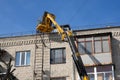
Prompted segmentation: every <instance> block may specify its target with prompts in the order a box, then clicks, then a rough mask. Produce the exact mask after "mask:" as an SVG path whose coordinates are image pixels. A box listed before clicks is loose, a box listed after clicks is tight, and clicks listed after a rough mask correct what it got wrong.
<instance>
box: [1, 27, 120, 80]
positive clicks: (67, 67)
mask: <svg viewBox="0 0 120 80" xmlns="http://www.w3.org/2000/svg"><path fill="white" fill-rule="evenodd" d="M106 32H112V59H110V60H108V61H113V64H115V76H116V80H120V71H119V70H120V64H119V59H120V28H108V29H95V30H83V31H77V32H75V34H77V35H89V34H98V33H106ZM45 38H46V39H45V40H44V41H45V43H46V45H47V46H48V47H46V48H45V50H44V51H45V55H44V71H49V73H48V76H49V78H50V77H66V78H67V80H75V78H74V75H73V74H74V72H73V70H74V69H73V60H72V57H71V49H70V47H69V45H68V43H67V42H61V41H60V37H59V36H58V35H56V34H50V35H46V36H45ZM48 38H49V39H50V42H49V40H48ZM35 39H36V37H35V36H34V35H32V36H21V37H10V38H1V39H0V43H1V48H2V49H5V50H6V51H7V52H9V54H10V55H11V56H12V57H13V59H14V60H13V61H12V64H13V65H14V64H15V53H16V51H24V50H30V51H31V58H30V60H31V63H30V66H25V67H15V66H14V67H15V68H16V70H15V72H14V74H15V75H16V76H17V77H18V78H19V79H20V80H33V74H34V73H33V71H34V54H35ZM37 44H41V38H40V37H39V38H38V42H37ZM61 47H65V48H66V63H64V64H52V65H50V48H61ZM106 55H107V54H106ZM101 57H102V56H101ZM104 59H105V56H104ZM83 61H84V62H85V59H83ZM86 62H87V61H86ZM103 62H104V61H103ZM48 80H49V79H48Z"/></svg>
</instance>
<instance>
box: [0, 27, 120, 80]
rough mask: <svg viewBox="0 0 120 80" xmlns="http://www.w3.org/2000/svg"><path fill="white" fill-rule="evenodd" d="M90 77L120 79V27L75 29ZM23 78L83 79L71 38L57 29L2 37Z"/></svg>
mask: <svg viewBox="0 0 120 80" xmlns="http://www.w3.org/2000/svg"><path fill="white" fill-rule="evenodd" d="M73 33H74V34H75V37H76V38H77V42H78V49H79V53H80V55H81V58H82V60H83V63H84V65H85V67H86V71H87V73H88V75H89V78H90V80H120V64H119V58H120V27H119V26H117V27H106V28H96V29H86V30H75V31H73ZM0 46H1V49H4V50H5V51H6V52H7V55H6V57H5V58H4V59H5V60H6V61H8V60H9V58H12V64H13V65H14V68H16V70H15V71H14V75H15V76H16V77H17V78H18V79H19V80H80V78H79V76H78V73H77V70H76V67H75V65H74V61H73V59H72V57H71V54H72V51H71V49H70V46H69V44H68V42H63V41H61V38H60V36H59V35H58V34H57V33H51V34H37V35H24V36H14V37H1V38H0Z"/></svg>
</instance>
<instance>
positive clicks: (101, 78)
mask: <svg viewBox="0 0 120 80" xmlns="http://www.w3.org/2000/svg"><path fill="white" fill-rule="evenodd" d="M86 71H87V73H88V76H89V78H90V80H114V76H113V75H114V70H113V66H111V65H108V66H96V67H87V68H86ZM95 76H96V77H95Z"/></svg>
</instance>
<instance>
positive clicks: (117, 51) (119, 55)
mask: <svg viewBox="0 0 120 80" xmlns="http://www.w3.org/2000/svg"><path fill="white" fill-rule="evenodd" d="M112 60H113V63H114V64H115V68H116V69H119V70H120V62H119V61H120V40H117V39H115V38H112ZM118 65H119V66H118Z"/></svg>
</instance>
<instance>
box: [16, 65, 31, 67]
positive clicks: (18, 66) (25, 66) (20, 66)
mask: <svg viewBox="0 0 120 80" xmlns="http://www.w3.org/2000/svg"><path fill="white" fill-rule="evenodd" d="M29 66H30V65H21V66H17V65H15V67H29Z"/></svg>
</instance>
